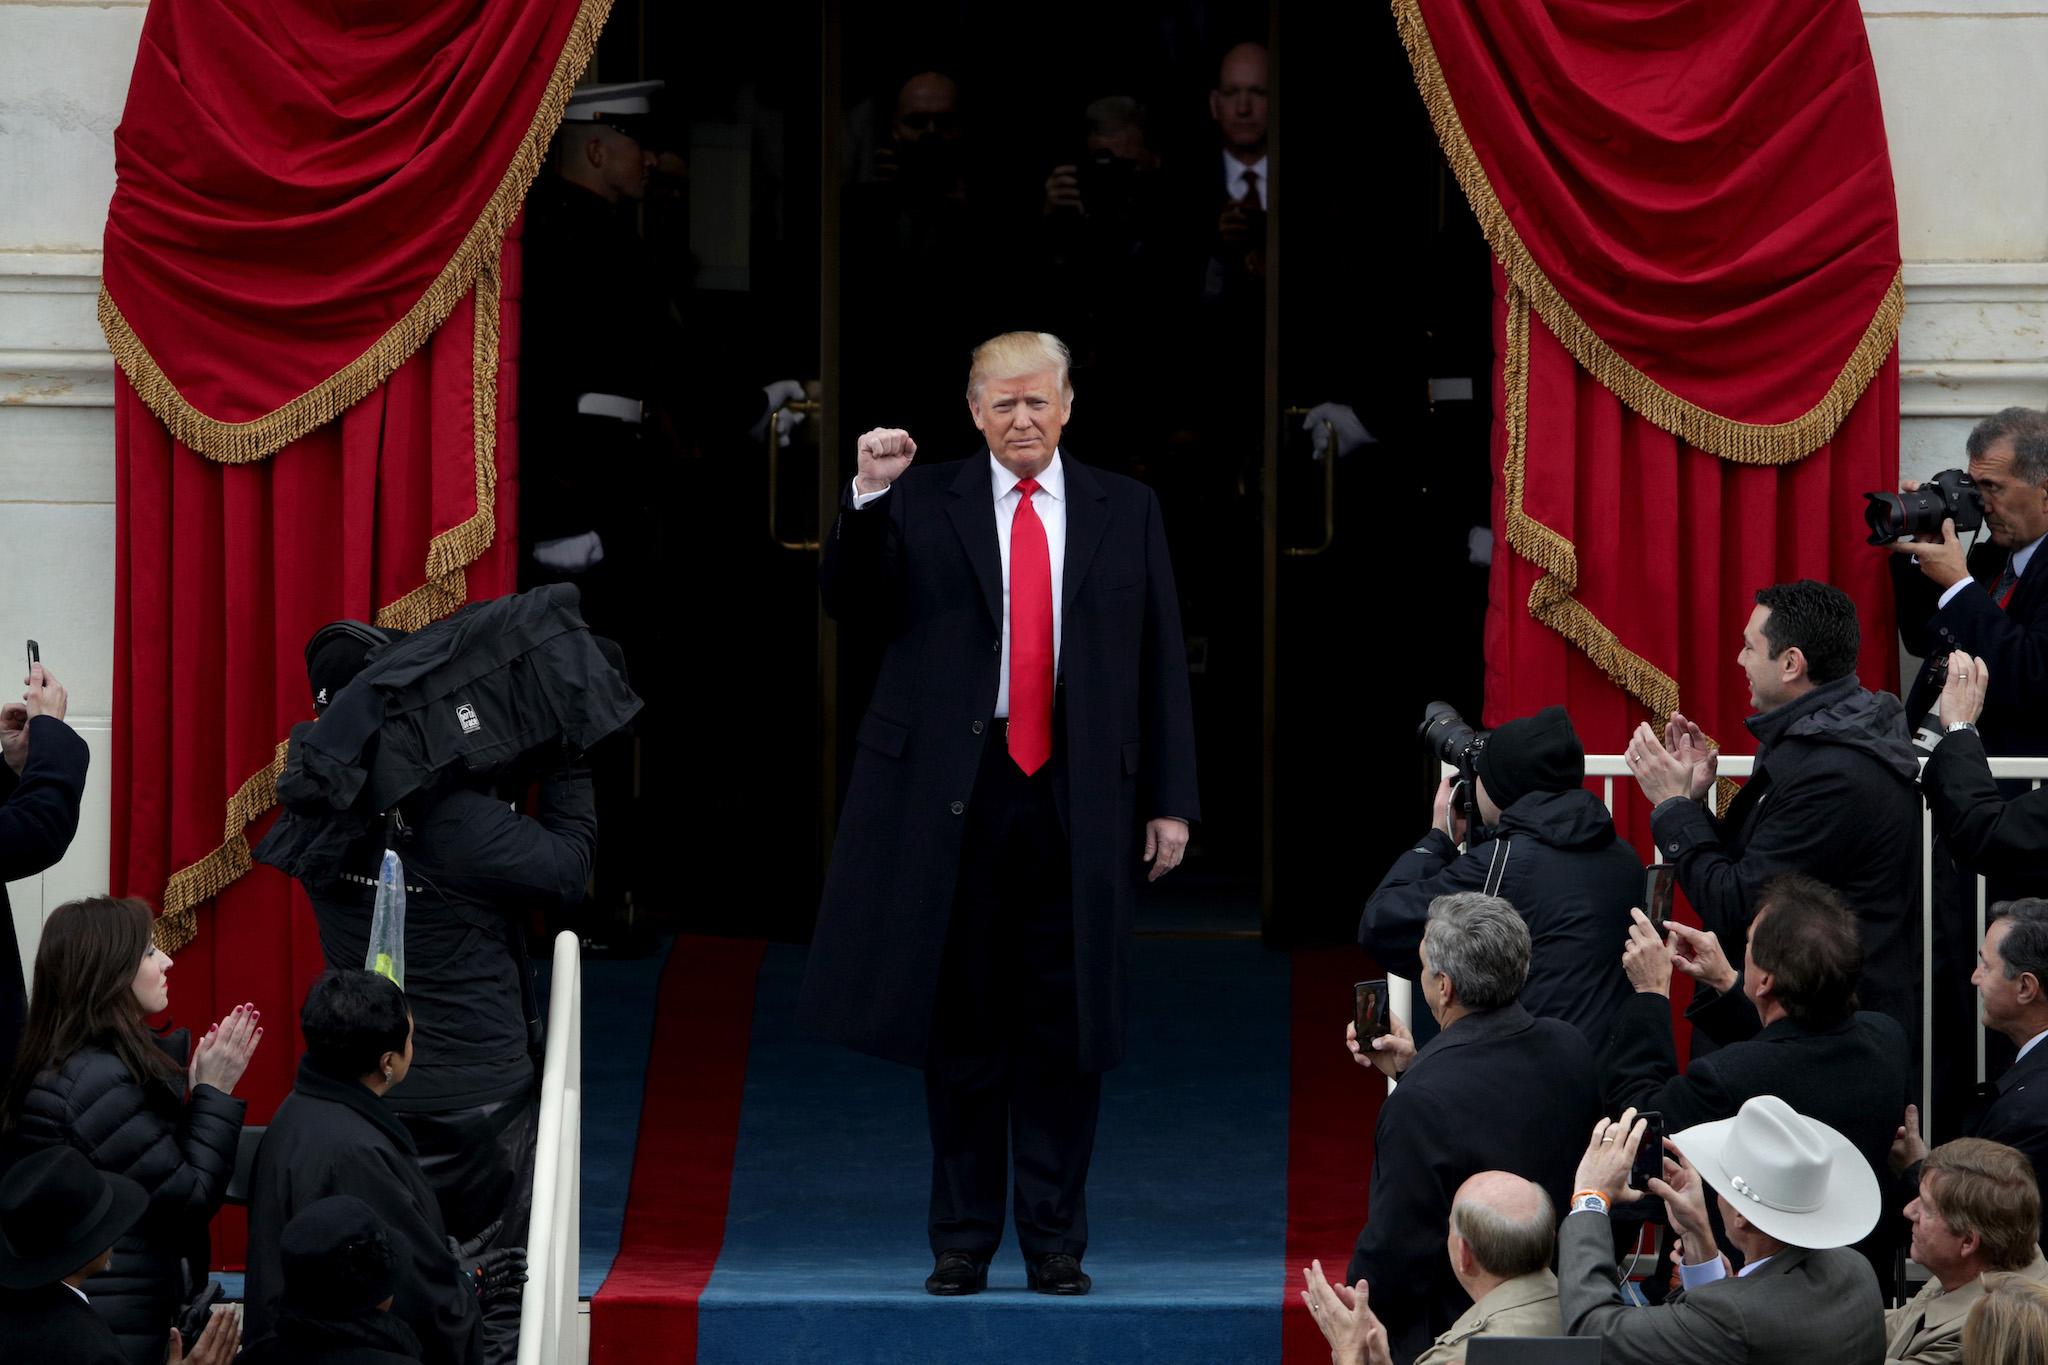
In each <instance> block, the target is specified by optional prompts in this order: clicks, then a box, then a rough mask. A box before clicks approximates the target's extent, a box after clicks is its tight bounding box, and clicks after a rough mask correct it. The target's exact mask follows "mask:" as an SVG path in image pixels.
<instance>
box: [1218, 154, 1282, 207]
mask: <svg viewBox="0 0 2048 1365" xmlns="http://www.w3.org/2000/svg"><path fill="white" fill-rule="evenodd" d="M1246 171H1251V172H1252V173H1254V174H1255V175H1257V176H1258V177H1259V202H1260V203H1261V204H1263V203H1265V202H1266V186H1268V185H1270V184H1272V183H1273V182H1272V181H1271V180H1269V179H1267V177H1266V158H1264V157H1260V158H1259V159H1258V160H1257V161H1254V162H1253V163H1252V164H1251V165H1249V166H1247V165H1245V164H1244V163H1243V162H1242V161H1239V160H1238V159H1237V158H1236V157H1234V156H1232V155H1231V154H1230V153H1229V152H1228V151H1225V152H1224V153H1223V184H1224V186H1225V187H1226V188H1228V189H1229V191H1230V197H1231V198H1232V199H1242V198H1243V197H1244V173H1245V172H1246Z"/></svg>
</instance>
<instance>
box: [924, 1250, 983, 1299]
mask: <svg viewBox="0 0 2048 1365" xmlns="http://www.w3.org/2000/svg"><path fill="white" fill-rule="evenodd" d="M986 1288H988V1262H987V1261H977V1260H975V1259H974V1257H972V1256H970V1255H968V1254H967V1253H966V1252H964V1251H942V1252H940V1253H939V1259H938V1262H937V1264H935V1265H933V1266H932V1273H931V1274H929V1275H927V1276H925V1277H924V1292H925V1293H927V1294H941V1295H958V1294H979V1293H980V1292H981V1291H982V1290H984V1289H986Z"/></svg>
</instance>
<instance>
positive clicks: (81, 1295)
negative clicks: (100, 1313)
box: [57, 1280, 92, 1307]
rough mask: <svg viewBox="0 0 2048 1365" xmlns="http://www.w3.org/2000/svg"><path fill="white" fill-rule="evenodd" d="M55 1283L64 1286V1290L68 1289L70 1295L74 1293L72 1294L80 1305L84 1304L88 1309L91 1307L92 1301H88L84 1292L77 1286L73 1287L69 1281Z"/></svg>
mask: <svg viewBox="0 0 2048 1365" xmlns="http://www.w3.org/2000/svg"><path fill="white" fill-rule="evenodd" d="M57 1283H59V1284H61V1285H63V1286H64V1287H65V1288H66V1289H68V1290H70V1291H71V1292H72V1293H74V1294H76V1295H78V1301H79V1302H80V1303H82V1304H85V1305H87V1306H88V1307H90V1306H91V1304H92V1300H91V1299H88V1298H87V1297H86V1296H85V1291H84V1290H83V1289H80V1288H79V1287H78V1286H77V1285H75V1284H73V1283H71V1281H69V1280H59V1281H57Z"/></svg>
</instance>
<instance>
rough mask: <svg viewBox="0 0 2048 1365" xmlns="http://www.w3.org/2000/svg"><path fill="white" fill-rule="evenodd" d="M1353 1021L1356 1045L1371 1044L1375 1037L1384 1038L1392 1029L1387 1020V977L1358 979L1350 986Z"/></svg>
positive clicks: (1366, 1045) (1367, 1045) (1368, 1045)
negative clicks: (1355, 1030)
mask: <svg viewBox="0 0 2048 1365" xmlns="http://www.w3.org/2000/svg"><path fill="white" fill-rule="evenodd" d="M1351 1008H1352V1013H1353V1016H1354V1018H1353V1022H1355V1023H1356V1024H1357V1025H1358V1045H1359V1046H1360V1047H1370V1046H1372V1040H1373V1039H1375V1038H1384V1037H1386V1036H1387V1034H1389V1033H1391V1032H1392V1031H1393V1026H1392V1025H1390V1024H1389V1023H1388V1022H1387V979H1386V978H1385V977H1379V978H1378V979H1376V980H1372V981H1360V982H1358V983H1357V984H1356V985H1354V986H1352V988H1351Z"/></svg>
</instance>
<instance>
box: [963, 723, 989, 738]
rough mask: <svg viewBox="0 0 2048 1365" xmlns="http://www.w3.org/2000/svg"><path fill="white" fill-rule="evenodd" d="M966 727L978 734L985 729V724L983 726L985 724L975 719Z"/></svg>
mask: <svg viewBox="0 0 2048 1365" xmlns="http://www.w3.org/2000/svg"><path fill="white" fill-rule="evenodd" d="M967 728H968V729H970V730H972V731H974V733H975V734H977V735H978V734H980V733H981V732H982V731H983V730H984V729H986V728H987V726H985V725H984V724H983V723H982V722H980V721H975V722H974V723H973V724H972V725H970V726H968V727H967Z"/></svg>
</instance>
